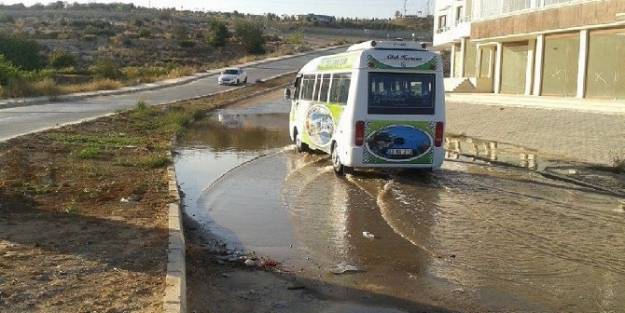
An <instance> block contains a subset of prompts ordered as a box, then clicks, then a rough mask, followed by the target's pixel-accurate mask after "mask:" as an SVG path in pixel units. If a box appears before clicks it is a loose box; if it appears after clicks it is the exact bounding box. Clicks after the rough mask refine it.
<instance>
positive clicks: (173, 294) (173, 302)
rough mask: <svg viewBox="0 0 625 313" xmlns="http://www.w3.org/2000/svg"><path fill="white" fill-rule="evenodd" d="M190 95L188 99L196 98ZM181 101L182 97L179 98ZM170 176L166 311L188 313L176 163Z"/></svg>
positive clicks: (257, 94)
mask: <svg viewBox="0 0 625 313" xmlns="http://www.w3.org/2000/svg"><path fill="white" fill-rule="evenodd" d="M294 73H296V72H289V73H284V74H279V75H274V76H271V77H267V78H264V79H262V80H261V82H266V81H269V80H272V79H276V78H279V77H282V76H287V75H293V74H294ZM283 87H284V86H276V87H272V88H267V89H263V90H259V91H257V92H254V93H250V94H248V95H247V96H245V97H244V98H245V99H249V98H253V97H256V96H260V95H262V94H266V93H269V92H272V91H275V90H278V89H280V88H283ZM240 88H243V87H238V88H234V89H229V90H222V91H218V92H213V93H211V94H208V95H204V96H200V97H195V98H198V99H199V98H205V97H213V96H217V95H220V94H224V93H227V92H232V91H234V90H237V89H240ZM195 98H193V99H187V100H184V101H188V100H194V99H195ZM239 101H240V100H239ZM176 102H178V101H176ZM230 104H232V103H230V102H227V103H225V104H223V105H221V106H218V107H215V108H211V109H210V110H208V111H211V110H214V109H219V108H220V107H223V106H227V105H230ZM177 141H178V137H176V136H174V137H173V138H172V140H171V145H172V149H171V151H170V156H171V158H172V160H173V158H174V147H175V146H176V143H177ZM167 176H168V188H167V189H168V194H169V196H171V197H172V198H173V199H174V200H175V201H174V202H172V203H170V204H168V205H167V210H168V212H167V219H168V231H169V243H168V246H167V274H166V275H165V295H164V296H163V311H164V312H165V313H186V312H187V271H186V255H185V249H186V241H185V236H184V226H183V222H182V217H183V214H184V213H183V212H182V209H181V207H182V203H181V197H180V191H179V187H178V180H177V179H176V169H175V167H174V166H169V167H168V168H167Z"/></svg>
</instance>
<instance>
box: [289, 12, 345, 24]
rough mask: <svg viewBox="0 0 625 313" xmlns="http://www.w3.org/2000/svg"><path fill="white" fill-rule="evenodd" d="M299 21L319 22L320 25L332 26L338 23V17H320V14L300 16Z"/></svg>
mask: <svg viewBox="0 0 625 313" xmlns="http://www.w3.org/2000/svg"><path fill="white" fill-rule="evenodd" d="M297 19H298V20H300V21H309V22H317V23H320V24H331V23H334V22H336V17H334V16H329V15H318V14H306V15H298V16H297Z"/></svg>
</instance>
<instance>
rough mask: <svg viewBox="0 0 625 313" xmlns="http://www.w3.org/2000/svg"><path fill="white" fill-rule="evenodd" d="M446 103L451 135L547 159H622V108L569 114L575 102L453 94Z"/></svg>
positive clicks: (608, 162) (624, 120)
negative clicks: (528, 151) (522, 149)
mask: <svg viewBox="0 0 625 313" xmlns="http://www.w3.org/2000/svg"><path fill="white" fill-rule="evenodd" d="M447 99H448V101H447V129H446V131H447V132H449V133H453V134H462V135H466V136H469V137H474V138H479V139H484V140H492V141H498V142H503V143H510V144H514V145H518V146H523V147H527V148H530V149H535V150H537V151H539V153H540V154H542V156H543V157H550V158H559V159H567V160H574V161H581V162H588V163H595V164H603V165H612V163H613V162H614V160H615V159H616V158H625V105H623V104H617V103H614V104H613V105H607V106H605V107H604V108H590V106H592V105H593V104H595V103H596V102H594V101H589V102H588V103H584V104H583V108H580V107H573V108H571V106H573V105H574V104H575V103H576V101H568V102H564V101H560V102H558V101H555V100H554V101H553V102H550V99H548V98H546V99H543V98H542V97H540V98H536V97H508V96H490V95H487V96H484V95H479V96H473V95H456V94H454V95H449V96H448V98H447ZM530 99H531V100H532V101H533V104H531V103H529V102H528V101H529V100H530ZM484 100H488V102H484ZM521 100H522V101H521ZM544 103H547V104H546V107H542V105H543V104H544ZM602 105H603V104H602ZM538 107H540V108H538Z"/></svg>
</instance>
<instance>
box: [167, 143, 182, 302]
mask: <svg viewBox="0 0 625 313" xmlns="http://www.w3.org/2000/svg"><path fill="white" fill-rule="evenodd" d="M172 157H173V155H172ZM167 175H168V176H169V186H168V192H169V195H170V196H172V197H173V198H174V199H175V202H173V203H170V204H168V205H167V209H168V213H167V219H168V229H169V244H168V247H167V275H166V276H165V296H164V297H163V311H164V312H165V313H184V312H186V311H187V270H186V264H185V249H186V245H185V239H184V232H183V227H182V210H181V209H180V193H179V191H178V183H177V181H176V171H175V170H174V167H173V166H170V167H168V168H167Z"/></svg>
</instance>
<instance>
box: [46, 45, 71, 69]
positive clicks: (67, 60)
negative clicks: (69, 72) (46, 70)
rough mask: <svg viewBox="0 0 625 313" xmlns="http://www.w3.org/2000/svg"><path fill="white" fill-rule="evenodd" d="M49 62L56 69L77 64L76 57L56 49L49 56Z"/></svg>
mask: <svg viewBox="0 0 625 313" xmlns="http://www.w3.org/2000/svg"><path fill="white" fill-rule="evenodd" d="M48 64H49V65H50V66H51V67H53V68H56V69H62V68H68V67H74V66H76V64H77V62H76V57H75V56H73V55H71V54H69V53H66V52H64V51H60V50H55V51H53V52H52V53H50V55H49V56H48Z"/></svg>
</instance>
